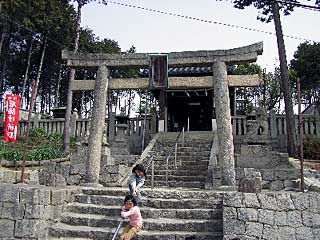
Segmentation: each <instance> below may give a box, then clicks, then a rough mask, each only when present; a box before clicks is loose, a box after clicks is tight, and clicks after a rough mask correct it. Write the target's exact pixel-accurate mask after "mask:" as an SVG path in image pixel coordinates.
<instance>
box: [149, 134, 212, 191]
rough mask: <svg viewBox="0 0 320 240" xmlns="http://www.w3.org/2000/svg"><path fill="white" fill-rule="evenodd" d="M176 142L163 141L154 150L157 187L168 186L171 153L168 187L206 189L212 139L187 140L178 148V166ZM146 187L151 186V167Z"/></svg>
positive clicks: (155, 182)
mask: <svg viewBox="0 0 320 240" xmlns="http://www.w3.org/2000/svg"><path fill="white" fill-rule="evenodd" d="M174 145H175V144H174V142H170V141H162V142H159V143H157V146H156V147H155V149H154V154H153V155H154V156H155V158H154V160H155V176H154V180H155V181H154V184H155V186H166V159H167V157H168V155H169V154H170V152H173V153H172V154H171V157H170V159H169V167H168V187H183V188H204V187H205V182H206V177H207V170H208V164H209V159H210V151H211V146H212V139H208V140H206V139H205V140H190V139H188V138H186V141H185V142H184V144H182V143H179V144H178V148H177V160H176V162H177V166H175V159H174ZM148 174H149V178H148V179H147V181H146V186H151V167H150V169H149V172H148Z"/></svg>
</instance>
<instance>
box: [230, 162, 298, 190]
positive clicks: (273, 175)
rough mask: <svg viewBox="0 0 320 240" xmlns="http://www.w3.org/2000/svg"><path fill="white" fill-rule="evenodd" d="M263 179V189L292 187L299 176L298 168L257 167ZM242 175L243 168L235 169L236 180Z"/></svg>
mask: <svg viewBox="0 0 320 240" xmlns="http://www.w3.org/2000/svg"><path fill="white" fill-rule="evenodd" d="M259 171H260V172H261V177H262V180H263V186H262V187H263V189H268V190H271V191H280V190H283V189H286V188H287V189H288V188H292V187H294V181H295V180H297V179H299V178H300V170H299V169H295V168H289V169H259ZM242 177H244V169H242V168H237V169H236V179H237V181H238V180H239V179H241V178H242Z"/></svg>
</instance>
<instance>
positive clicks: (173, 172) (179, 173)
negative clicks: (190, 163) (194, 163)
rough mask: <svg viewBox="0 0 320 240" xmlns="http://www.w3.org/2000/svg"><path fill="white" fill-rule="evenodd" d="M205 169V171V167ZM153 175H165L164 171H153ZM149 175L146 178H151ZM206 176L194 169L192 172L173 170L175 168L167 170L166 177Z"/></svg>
mask: <svg viewBox="0 0 320 240" xmlns="http://www.w3.org/2000/svg"><path fill="white" fill-rule="evenodd" d="M205 169H207V167H206V168H205ZM154 173H155V175H163V176H165V175H166V170H159V169H155V171H154ZM150 174H151V172H149V175H148V178H151V175H150ZM206 174H207V172H199V170H198V169H195V168H193V169H192V170H181V169H175V168H169V169H168V175H169V176H194V177H203V176H204V175H206ZM148 178H147V179H148Z"/></svg>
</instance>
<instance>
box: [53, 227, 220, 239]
mask: <svg viewBox="0 0 320 240" xmlns="http://www.w3.org/2000/svg"><path fill="white" fill-rule="evenodd" d="M114 231H115V228H93V227H86V226H70V225H66V224H62V223H58V224H56V225H54V226H53V227H51V228H50V229H49V233H50V235H51V236H53V237H59V239H74V240H76V239H75V238H76V237H78V238H79V237H80V238H86V239H97V240H106V239H111V238H112V236H113V233H114ZM191 236H193V237H194V238H193V239H195V240H209V239H210V240H222V238H223V236H222V233H221V232H218V233H212V232H182V231H141V232H140V233H139V234H138V237H137V240H183V239H185V238H186V237H191ZM65 237H66V238H65Z"/></svg>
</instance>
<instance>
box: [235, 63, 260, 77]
mask: <svg viewBox="0 0 320 240" xmlns="http://www.w3.org/2000/svg"><path fill="white" fill-rule="evenodd" d="M232 73H233V74H235V75H253V74H258V75H261V74H262V68H261V66H259V65H258V64H256V63H252V64H249V63H245V64H240V65H237V66H236V67H235V68H234V69H233V71H232Z"/></svg>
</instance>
